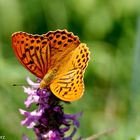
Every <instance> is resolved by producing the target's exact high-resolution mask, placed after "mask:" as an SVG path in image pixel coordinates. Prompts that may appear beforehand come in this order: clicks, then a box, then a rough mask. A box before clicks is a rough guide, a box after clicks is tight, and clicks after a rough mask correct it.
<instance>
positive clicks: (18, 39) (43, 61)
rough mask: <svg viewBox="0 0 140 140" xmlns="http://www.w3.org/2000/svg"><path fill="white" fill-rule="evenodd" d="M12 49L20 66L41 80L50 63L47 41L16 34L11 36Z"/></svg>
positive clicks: (42, 38) (37, 37) (25, 34)
mask: <svg viewBox="0 0 140 140" xmlns="http://www.w3.org/2000/svg"><path fill="white" fill-rule="evenodd" d="M12 47H13V49H14V52H15V54H16V56H17V58H18V60H19V61H20V62H21V63H22V65H23V66H24V67H25V68H27V69H28V70H29V71H30V72H31V73H33V74H34V75H36V76H37V77H39V78H43V76H44V75H45V74H46V72H47V70H48V65H49V63H50V50H49V41H48V39H47V38H44V37H43V36H40V35H31V34H28V33H25V32H17V33H14V34H13V35H12Z"/></svg>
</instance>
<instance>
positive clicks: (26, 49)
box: [12, 30, 89, 101]
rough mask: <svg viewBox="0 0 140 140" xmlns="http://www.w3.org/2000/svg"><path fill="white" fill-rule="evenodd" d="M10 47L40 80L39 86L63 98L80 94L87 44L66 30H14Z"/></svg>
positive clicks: (81, 91) (68, 99) (78, 96)
mask: <svg viewBox="0 0 140 140" xmlns="http://www.w3.org/2000/svg"><path fill="white" fill-rule="evenodd" d="M12 47H13V49H14V52H15V54H16V56H17V58H18V60H19V61H20V62H21V64H22V65H23V66H24V67H25V68H26V69H28V70H29V71H30V72H31V73H33V74H34V75H35V76H37V77H39V78H41V79H42V81H41V83H40V88H46V87H47V88H50V89H51V91H52V93H53V94H54V95H55V96H57V97H58V98H60V99H61V100H64V101H74V100H77V99H79V98H80V97H81V96H82V95H83V90H84V84H83V75H84V71H85V68H86V66H87V64H88V60H89V51H88V48H87V47H86V44H84V43H80V40H79V38H78V37H77V36H74V35H73V33H71V32H68V31H67V30H56V31H50V32H48V33H47V34H43V35H37V34H36V35H31V34H28V33H25V32H16V33H14V34H13V35H12Z"/></svg>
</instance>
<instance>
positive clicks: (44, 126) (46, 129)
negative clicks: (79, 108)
mask: <svg viewBox="0 0 140 140" xmlns="http://www.w3.org/2000/svg"><path fill="white" fill-rule="evenodd" d="M40 81H41V80H40V79H39V78H38V79H37V83H34V82H32V81H31V80H30V78H29V77H27V82H28V84H29V87H23V88H24V92H25V93H27V95H28V97H27V99H26V100H25V102H24V104H25V106H26V108H27V109H28V108H30V107H31V105H32V104H36V106H37V108H36V109H35V110H33V111H31V112H29V111H25V110H23V109H19V111H20V113H21V114H22V115H24V116H25V119H24V120H23V121H21V125H25V126H26V127H27V128H29V129H33V130H34V132H35V134H36V136H37V139H38V140H71V139H72V138H73V137H74V135H75V133H76V131H77V128H78V127H79V121H78V120H77V118H78V117H80V116H81V115H82V113H78V114H75V115H71V114H65V113H64V111H63V107H62V105H61V100H59V99H58V98H57V97H55V96H54V95H53V93H51V91H50V90H47V89H39V86H40ZM71 127H73V131H72V132H71V134H70V135H69V136H67V137H65V133H66V132H68V131H69V130H70V128H71ZM23 139H24V140H29V138H28V137H27V136H25V135H24V136H23ZM79 140H80V138H79Z"/></svg>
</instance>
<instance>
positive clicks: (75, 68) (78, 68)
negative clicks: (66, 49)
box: [50, 43, 89, 101]
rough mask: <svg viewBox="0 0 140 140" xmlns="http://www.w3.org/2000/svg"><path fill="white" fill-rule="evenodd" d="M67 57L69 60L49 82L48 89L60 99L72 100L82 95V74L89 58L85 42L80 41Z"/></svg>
mask: <svg viewBox="0 0 140 140" xmlns="http://www.w3.org/2000/svg"><path fill="white" fill-rule="evenodd" d="M67 57H68V58H69V61H68V62H66V63H65V65H64V67H65V68H63V72H64V73H61V74H59V75H58V76H57V77H56V78H55V79H54V81H53V82H52V83H51V84H50V89H51V91H52V92H53V94H54V95H56V96H57V97H58V98H60V99H61V100H64V101H74V100H77V99H79V98H80V97H81V96H82V95H83V90H84V83H83V75H84V71H85V68H86V66H87V64H88V59H89V51H88V48H87V47H86V44H83V43H81V44H80V45H79V46H78V47H77V48H76V49H75V50H73V51H72V52H71V53H70V54H69V55H67ZM65 59H67V58H65ZM65 59H64V60H65ZM64 60H63V61H64ZM61 71H62V70H61Z"/></svg>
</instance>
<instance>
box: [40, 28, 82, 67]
mask: <svg viewBox="0 0 140 140" xmlns="http://www.w3.org/2000/svg"><path fill="white" fill-rule="evenodd" d="M43 36H44V37H46V38H48V39H49V46H50V57H51V58H50V59H51V62H50V69H53V68H54V67H56V65H57V66H58V67H59V66H60V65H61V63H62V61H63V58H64V57H65V56H66V55H68V54H69V53H70V52H71V51H72V50H74V49H75V48H76V47H78V45H79V44H80V40H79V38H78V36H74V34H73V33H72V32H68V31H67V30H56V31H50V32H48V33H47V34H44V35H43ZM60 62H61V63H60Z"/></svg>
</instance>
